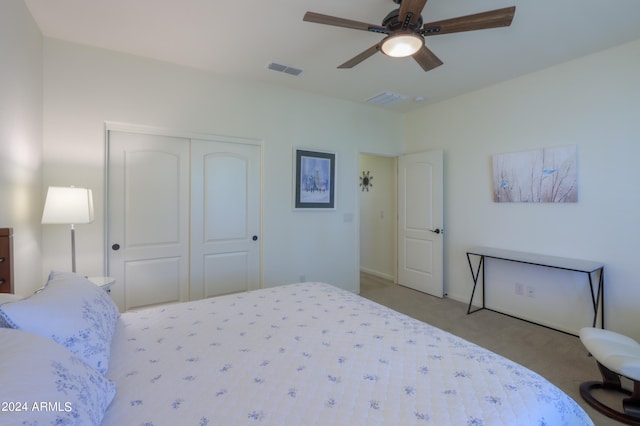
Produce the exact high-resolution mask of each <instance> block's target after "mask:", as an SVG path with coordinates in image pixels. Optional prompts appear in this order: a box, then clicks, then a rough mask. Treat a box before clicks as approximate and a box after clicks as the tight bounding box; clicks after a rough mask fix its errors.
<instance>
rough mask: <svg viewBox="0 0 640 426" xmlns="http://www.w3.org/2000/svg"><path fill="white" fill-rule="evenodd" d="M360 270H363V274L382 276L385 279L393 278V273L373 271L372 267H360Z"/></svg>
mask: <svg viewBox="0 0 640 426" xmlns="http://www.w3.org/2000/svg"><path fill="white" fill-rule="evenodd" d="M360 272H364V273H365V274H369V275H374V276H376V277H380V278H384V279H385V280H389V281H392V282H393V280H394V277H393V275H389V274H385V273H383V272H378V271H374V270H373V269H369V268H363V267H362V266H361V267H360Z"/></svg>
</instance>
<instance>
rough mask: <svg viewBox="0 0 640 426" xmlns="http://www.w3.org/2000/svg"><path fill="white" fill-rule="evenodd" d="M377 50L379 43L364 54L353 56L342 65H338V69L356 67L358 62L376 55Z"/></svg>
mask: <svg viewBox="0 0 640 426" xmlns="http://www.w3.org/2000/svg"><path fill="white" fill-rule="evenodd" d="M378 50H380V43H378V44H376V45H373V46H371V47H370V48H368V49H367V50H365V51H364V52H362V53H360V54H358V55H356V56H354V57H353V58H351V59H349V60H348V61H347V62H345V63H344V64H342V65H340V66H339V67H338V68H353V67H355V66H356V65H358V64H359V63H360V62H362V61H364V60H365V59H367V58H369V57H371V56H373V55H375V54H376V53H378Z"/></svg>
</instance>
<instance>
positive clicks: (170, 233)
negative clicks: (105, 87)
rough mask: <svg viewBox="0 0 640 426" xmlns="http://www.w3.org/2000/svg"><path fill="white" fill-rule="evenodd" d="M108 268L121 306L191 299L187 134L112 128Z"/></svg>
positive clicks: (129, 306) (122, 308)
mask: <svg viewBox="0 0 640 426" xmlns="http://www.w3.org/2000/svg"><path fill="white" fill-rule="evenodd" d="M108 149H109V157H108V162H109V163H108V164H109V165H108V195H107V196H108V201H107V206H108V213H107V214H108V216H107V217H108V220H109V226H108V230H109V232H108V240H107V241H108V245H109V247H108V273H109V275H110V276H113V277H114V278H116V280H117V285H115V286H113V288H112V293H111V294H112V296H113V298H114V300H115V301H116V303H117V304H118V307H119V308H120V309H121V310H128V309H132V308H136V307H140V306H146V305H154V304H159V303H168V302H177V301H184V300H187V299H188V285H189V144H188V139H182V138H174V137H167V136H157V135H146V134H140V133H127V132H119V131H110V132H109V145H108Z"/></svg>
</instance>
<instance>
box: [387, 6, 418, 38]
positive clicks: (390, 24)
mask: <svg viewBox="0 0 640 426" xmlns="http://www.w3.org/2000/svg"><path fill="white" fill-rule="evenodd" d="M394 2H396V3H399V1H396V0H394ZM399 18H400V9H399V8H398V9H394V10H392V11H391V12H389V13H388V14H387V16H385V17H384V19H383V20H382V26H383V27H386V28H388V29H389V30H391V31H396V30H399V29H401V28H402V25H403V21H401V20H400V19H399ZM420 28H422V15H421V16H420V17H419V18H418V20H417V21H416V23H415V24H413V25H411V24H409V25H408V26H407V28H405V29H406V30H409V31H414V32H415V31H418V30H419V29H420Z"/></svg>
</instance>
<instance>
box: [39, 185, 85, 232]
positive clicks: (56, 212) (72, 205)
mask: <svg viewBox="0 0 640 426" xmlns="http://www.w3.org/2000/svg"><path fill="white" fill-rule="evenodd" d="M91 222H93V196H92V194H91V190H90V189H89V188H76V187H60V186H50V187H49V190H48V191H47V199H46V201H45V203H44V211H43V213H42V223H44V224H78V223H91Z"/></svg>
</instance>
